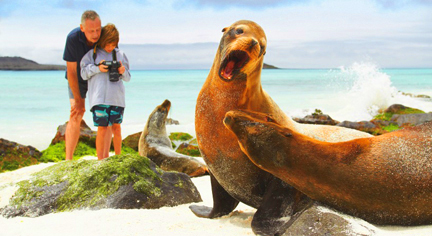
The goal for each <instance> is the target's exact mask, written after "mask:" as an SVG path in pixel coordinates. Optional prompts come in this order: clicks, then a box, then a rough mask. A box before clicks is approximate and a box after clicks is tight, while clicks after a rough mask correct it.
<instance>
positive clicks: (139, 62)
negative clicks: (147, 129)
mask: <svg viewBox="0 0 432 236" xmlns="http://www.w3.org/2000/svg"><path fill="white" fill-rule="evenodd" d="M86 9H94V10H96V11H97V12H98V13H99V15H100V16H101V19H102V24H103V25H104V24H106V23H114V24H115V25H116V26H117V27H118V29H119V31H120V48H121V49H123V50H124V51H125V52H126V54H127V55H128V57H129V59H130V63H131V67H132V69H209V68H210V66H211V64H212V62H213V58H214V55H215V53H216V48H217V45H218V42H219V40H220V37H221V35H222V33H221V29H222V28H224V27H226V26H229V25H230V24H232V23H233V22H235V21H237V20H241V19H248V20H253V21H255V22H257V23H258V24H260V25H261V26H262V27H263V29H264V30H265V32H266V35H267V40H268V46H267V54H266V57H265V62H266V63H268V64H272V65H276V66H279V67H282V68H335V67H339V66H347V65H351V64H352V63H354V62H362V61H368V62H373V63H375V64H377V65H378V66H379V67H381V68H389V67H429V68H430V67H432V0H411V1H409V0H357V1H354V0H303V1H300V0H285V1H284V0H267V1H263V0H249V1H247V0H242V1H232V0H147V1H138V0H124V1H118V0H117V1H110V0H57V1H55V0H52V1H50V0H45V1H38V0H35V1H30V0H28V1H25V0H14V1H10V0H0V56H21V57H25V58H28V59H32V60H35V61H37V62H39V63H45V64H64V61H63V60H62V55H63V48H64V43H65V39H66V35H67V34H68V33H69V32H70V30H72V29H73V28H74V27H78V26H79V23H80V17H81V14H82V12H83V11H84V10H86Z"/></svg>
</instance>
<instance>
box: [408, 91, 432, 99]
mask: <svg viewBox="0 0 432 236" xmlns="http://www.w3.org/2000/svg"><path fill="white" fill-rule="evenodd" d="M402 94H403V95H405V96H409V97H412V98H422V99H426V100H430V99H431V97H430V96H428V95H424V94H418V95H417V94H412V93H404V92H402Z"/></svg>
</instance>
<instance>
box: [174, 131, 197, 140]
mask: <svg viewBox="0 0 432 236" xmlns="http://www.w3.org/2000/svg"><path fill="white" fill-rule="evenodd" d="M168 138H169V139H170V140H171V141H188V140H191V139H193V137H192V135H190V134H188V133H183V132H174V133H170V135H169V136H168Z"/></svg>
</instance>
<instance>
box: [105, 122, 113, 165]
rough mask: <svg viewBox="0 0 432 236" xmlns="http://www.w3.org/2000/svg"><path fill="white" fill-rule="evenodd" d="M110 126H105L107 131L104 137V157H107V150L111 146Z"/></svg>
mask: <svg viewBox="0 0 432 236" xmlns="http://www.w3.org/2000/svg"><path fill="white" fill-rule="evenodd" d="M112 135H113V133H112V126H108V127H107V131H106V133H105V139H104V153H103V155H104V158H107V157H109V151H110V148H111V139H112Z"/></svg>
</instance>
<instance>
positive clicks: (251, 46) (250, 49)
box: [249, 39, 258, 51]
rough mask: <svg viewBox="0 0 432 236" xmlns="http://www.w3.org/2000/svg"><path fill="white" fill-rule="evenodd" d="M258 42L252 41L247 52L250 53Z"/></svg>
mask: <svg viewBox="0 0 432 236" xmlns="http://www.w3.org/2000/svg"><path fill="white" fill-rule="evenodd" d="M257 44H258V42H257V41H256V40H255V39H252V40H251V42H250V46H249V51H252V50H253V48H254V47H255V45H257Z"/></svg>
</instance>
